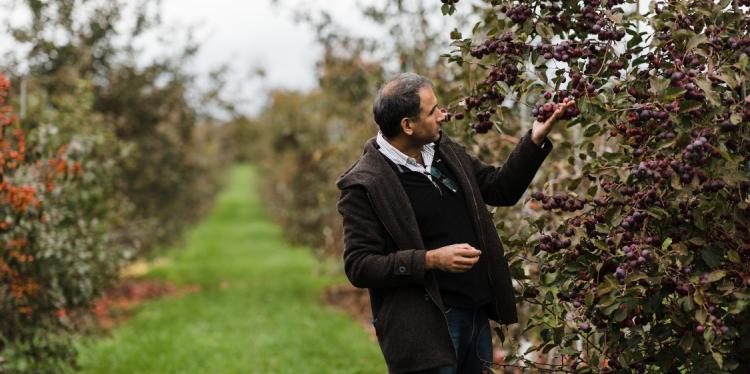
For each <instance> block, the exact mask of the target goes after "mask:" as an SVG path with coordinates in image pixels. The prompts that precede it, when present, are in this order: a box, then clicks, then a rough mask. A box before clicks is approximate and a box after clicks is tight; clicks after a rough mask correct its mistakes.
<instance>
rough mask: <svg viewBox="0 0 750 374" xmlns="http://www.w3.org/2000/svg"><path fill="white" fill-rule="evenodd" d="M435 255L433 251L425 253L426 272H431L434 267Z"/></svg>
mask: <svg viewBox="0 0 750 374" xmlns="http://www.w3.org/2000/svg"><path fill="white" fill-rule="evenodd" d="M434 262H435V259H434V255H433V253H432V251H425V253H424V268H425V270H431V269H432V268H433V267H434Z"/></svg>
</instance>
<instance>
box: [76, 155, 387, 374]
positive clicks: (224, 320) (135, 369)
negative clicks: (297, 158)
mask: <svg viewBox="0 0 750 374" xmlns="http://www.w3.org/2000/svg"><path fill="white" fill-rule="evenodd" d="M255 178H256V175H255V173H254V169H252V168H251V167H249V166H241V167H236V168H234V169H233V170H232V172H231V176H230V179H229V183H228V186H227V190H226V191H224V193H222V194H221V195H220V196H219V198H218V200H217V204H216V207H215V208H214V211H213V213H212V214H211V216H209V217H208V218H207V219H206V220H205V221H204V222H203V223H201V224H200V225H199V226H197V227H196V228H195V229H194V230H192V231H191V232H190V233H189V234H188V235H187V237H186V241H185V243H186V244H185V248H181V249H178V250H172V251H169V252H168V253H167V254H166V258H167V261H166V264H165V265H162V266H161V267H158V268H155V269H153V270H152V271H150V273H149V277H156V278H161V279H166V280H169V281H171V282H175V283H177V284H178V285H185V284H193V283H198V284H200V286H201V290H200V291H199V292H197V293H193V294H189V295H187V296H183V297H179V298H165V299H161V300H157V301H153V302H150V303H147V304H145V305H142V306H141V307H139V308H138V309H137V311H136V313H135V316H134V317H133V318H132V319H130V320H128V321H127V322H126V323H125V324H123V325H122V326H120V327H118V328H116V329H115V330H114V331H113V332H112V334H111V336H109V337H99V338H87V339H83V340H81V341H80V342H79V344H78V346H79V349H80V355H79V359H80V363H81V365H82V367H83V370H82V372H83V373H97V374H100V373H128V374H131V373H160V374H166V373H181V374H183V373H383V372H386V368H385V364H384V362H383V358H382V356H381V354H380V350H379V349H378V347H377V343H375V342H373V341H372V340H370V339H369V338H368V336H367V333H365V332H364V330H362V329H361V328H360V327H359V326H358V325H357V324H356V323H355V322H353V321H352V320H351V319H350V318H348V317H347V316H345V315H343V314H342V313H339V312H337V311H334V310H333V309H331V308H330V307H327V306H324V305H322V304H321V302H320V297H319V293H320V291H321V289H322V288H323V287H325V286H326V285H329V284H331V283H335V282H341V281H342V277H341V276H326V275H320V274H321V273H326V272H321V271H320V270H321V266H322V265H320V264H319V263H318V262H317V261H316V260H315V259H314V257H313V256H312V255H311V253H310V251H309V250H307V249H305V248H298V247H292V246H290V245H289V244H287V243H285V242H284V241H283V239H282V236H281V231H280V229H279V227H277V226H276V225H274V224H272V223H270V222H269V219H268V217H267V216H266V214H265V212H264V211H263V209H262V207H261V204H260V201H259V198H258V196H257V194H256V193H255V185H254V180H255ZM222 282H226V284H227V285H228V287H225V288H222V287H221V284H222Z"/></svg>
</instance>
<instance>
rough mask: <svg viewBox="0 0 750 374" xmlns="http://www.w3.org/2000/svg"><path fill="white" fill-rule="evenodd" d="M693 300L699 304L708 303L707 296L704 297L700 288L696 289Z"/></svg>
mask: <svg viewBox="0 0 750 374" xmlns="http://www.w3.org/2000/svg"><path fill="white" fill-rule="evenodd" d="M693 300H694V301H695V303H696V304H698V305H704V304H705V303H706V298H705V297H703V292H701V291H700V290H698V291H695V293H694V294H693Z"/></svg>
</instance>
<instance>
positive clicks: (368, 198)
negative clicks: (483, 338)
mask: <svg viewBox="0 0 750 374" xmlns="http://www.w3.org/2000/svg"><path fill="white" fill-rule="evenodd" d="M367 200H369V201H370V206H372V207H373V211H375V203H374V202H373V200H372V196H370V191H367ZM375 217H377V218H378V221H380V224H381V225H382V226H383V227H384V228H385V231H386V232H387V233H388V235H390V236H391V239H394V241H395V237H394V236H393V234H392V233H391V231H390V230H388V226H387V225H386V224H385V222H383V220H382V219H381V218H380V216H379V215H378V214H377V213H375ZM430 274H432V273H430ZM433 280H434V279H433ZM424 291H425V293H426V294H427V296H429V298H430V300H432V303H433V304H435V306H436V307H437V308H438V310H440V314H441V315H442V316H443V321H444V322H445V329H446V330H445V331H446V332H448V341H449V342H450V343H451V345H453V340H452V339H451V337H450V326H448V317H446V316H445V311H444V310H443V309H441V308H440V305H439V304H438V303H437V301H436V300H435V297H434V296H433V295H432V294H431V293H430V290H429V289H428V288H427V286H425V287H424ZM454 351H455V350H454Z"/></svg>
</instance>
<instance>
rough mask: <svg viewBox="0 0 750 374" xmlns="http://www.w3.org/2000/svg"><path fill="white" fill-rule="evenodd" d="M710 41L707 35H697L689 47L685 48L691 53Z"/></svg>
mask: <svg viewBox="0 0 750 374" xmlns="http://www.w3.org/2000/svg"><path fill="white" fill-rule="evenodd" d="M707 41H708V38H707V37H706V35H705V34H695V35H693V37H692V38H690V40H689V41H688V43H687V45H686V46H685V50H686V52H687V51H691V50H693V49H695V48H696V47H697V46H699V45H701V44H703V43H706V42H707Z"/></svg>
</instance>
